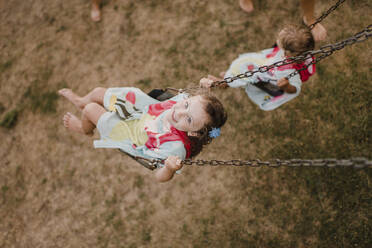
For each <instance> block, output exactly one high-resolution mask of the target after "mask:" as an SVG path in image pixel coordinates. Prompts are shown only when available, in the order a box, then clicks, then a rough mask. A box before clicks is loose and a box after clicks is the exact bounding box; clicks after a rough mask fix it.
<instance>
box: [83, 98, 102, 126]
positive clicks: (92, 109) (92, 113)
mask: <svg viewBox="0 0 372 248" xmlns="http://www.w3.org/2000/svg"><path fill="white" fill-rule="evenodd" d="M105 112H106V110H105V109H104V108H103V107H102V106H101V105H99V104H98V103H95V102H91V103H88V104H87V105H85V107H84V109H83V117H86V118H87V119H89V120H90V121H91V122H93V123H94V124H97V122H98V119H99V118H100V117H101V115H102V114H104V113H105Z"/></svg>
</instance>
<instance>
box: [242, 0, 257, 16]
mask: <svg viewBox="0 0 372 248" xmlns="http://www.w3.org/2000/svg"><path fill="white" fill-rule="evenodd" d="M239 5H240V8H242V10H244V11H245V12H247V13H250V12H252V11H253V9H254V8H253V3H252V0H239Z"/></svg>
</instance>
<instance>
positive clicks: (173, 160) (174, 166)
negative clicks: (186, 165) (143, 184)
mask: <svg viewBox="0 0 372 248" xmlns="http://www.w3.org/2000/svg"><path fill="white" fill-rule="evenodd" d="M181 162H182V161H181V159H180V158H179V157H177V156H169V157H168V158H167V159H166V160H165V161H164V163H165V166H164V167H162V168H160V169H159V170H158V171H157V172H156V175H155V176H156V179H157V180H158V181H159V182H166V181H169V180H171V179H172V178H173V176H174V173H176V171H177V170H179V169H181V168H182V166H183V165H182V163H181Z"/></svg>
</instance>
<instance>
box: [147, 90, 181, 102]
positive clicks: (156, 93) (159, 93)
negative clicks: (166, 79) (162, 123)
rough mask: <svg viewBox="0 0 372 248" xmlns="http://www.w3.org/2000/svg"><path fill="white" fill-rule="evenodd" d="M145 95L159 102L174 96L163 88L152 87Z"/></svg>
mask: <svg viewBox="0 0 372 248" xmlns="http://www.w3.org/2000/svg"><path fill="white" fill-rule="evenodd" d="M147 95H149V96H150V97H152V98H154V99H156V100H158V101H161V102H162V101H165V100H168V99H170V98H172V97H174V94H172V93H171V92H169V91H168V90H163V89H153V90H152V91H150V92H149V93H148V94H147Z"/></svg>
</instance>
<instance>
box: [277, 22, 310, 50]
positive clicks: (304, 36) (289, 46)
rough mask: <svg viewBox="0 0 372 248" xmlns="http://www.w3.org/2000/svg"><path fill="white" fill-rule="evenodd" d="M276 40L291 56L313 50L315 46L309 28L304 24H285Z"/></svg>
mask: <svg viewBox="0 0 372 248" xmlns="http://www.w3.org/2000/svg"><path fill="white" fill-rule="evenodd" d="M278 40H279V42H280V44H281V46H282V48H283V49H284V50H286V51H288V52H290V53H291V54H292V56H296V55H299V54H301V53H303V52H305V51H309V50H313V49H314V47H315V41H314V37H313V35H312V33H311V30H310V29H309V28H308V27H307V26H305V25H302V26H298V25H287V26H286V27H285V28H283V29H282V30H281V31H280V32H279V35H278Z"/></svg>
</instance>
